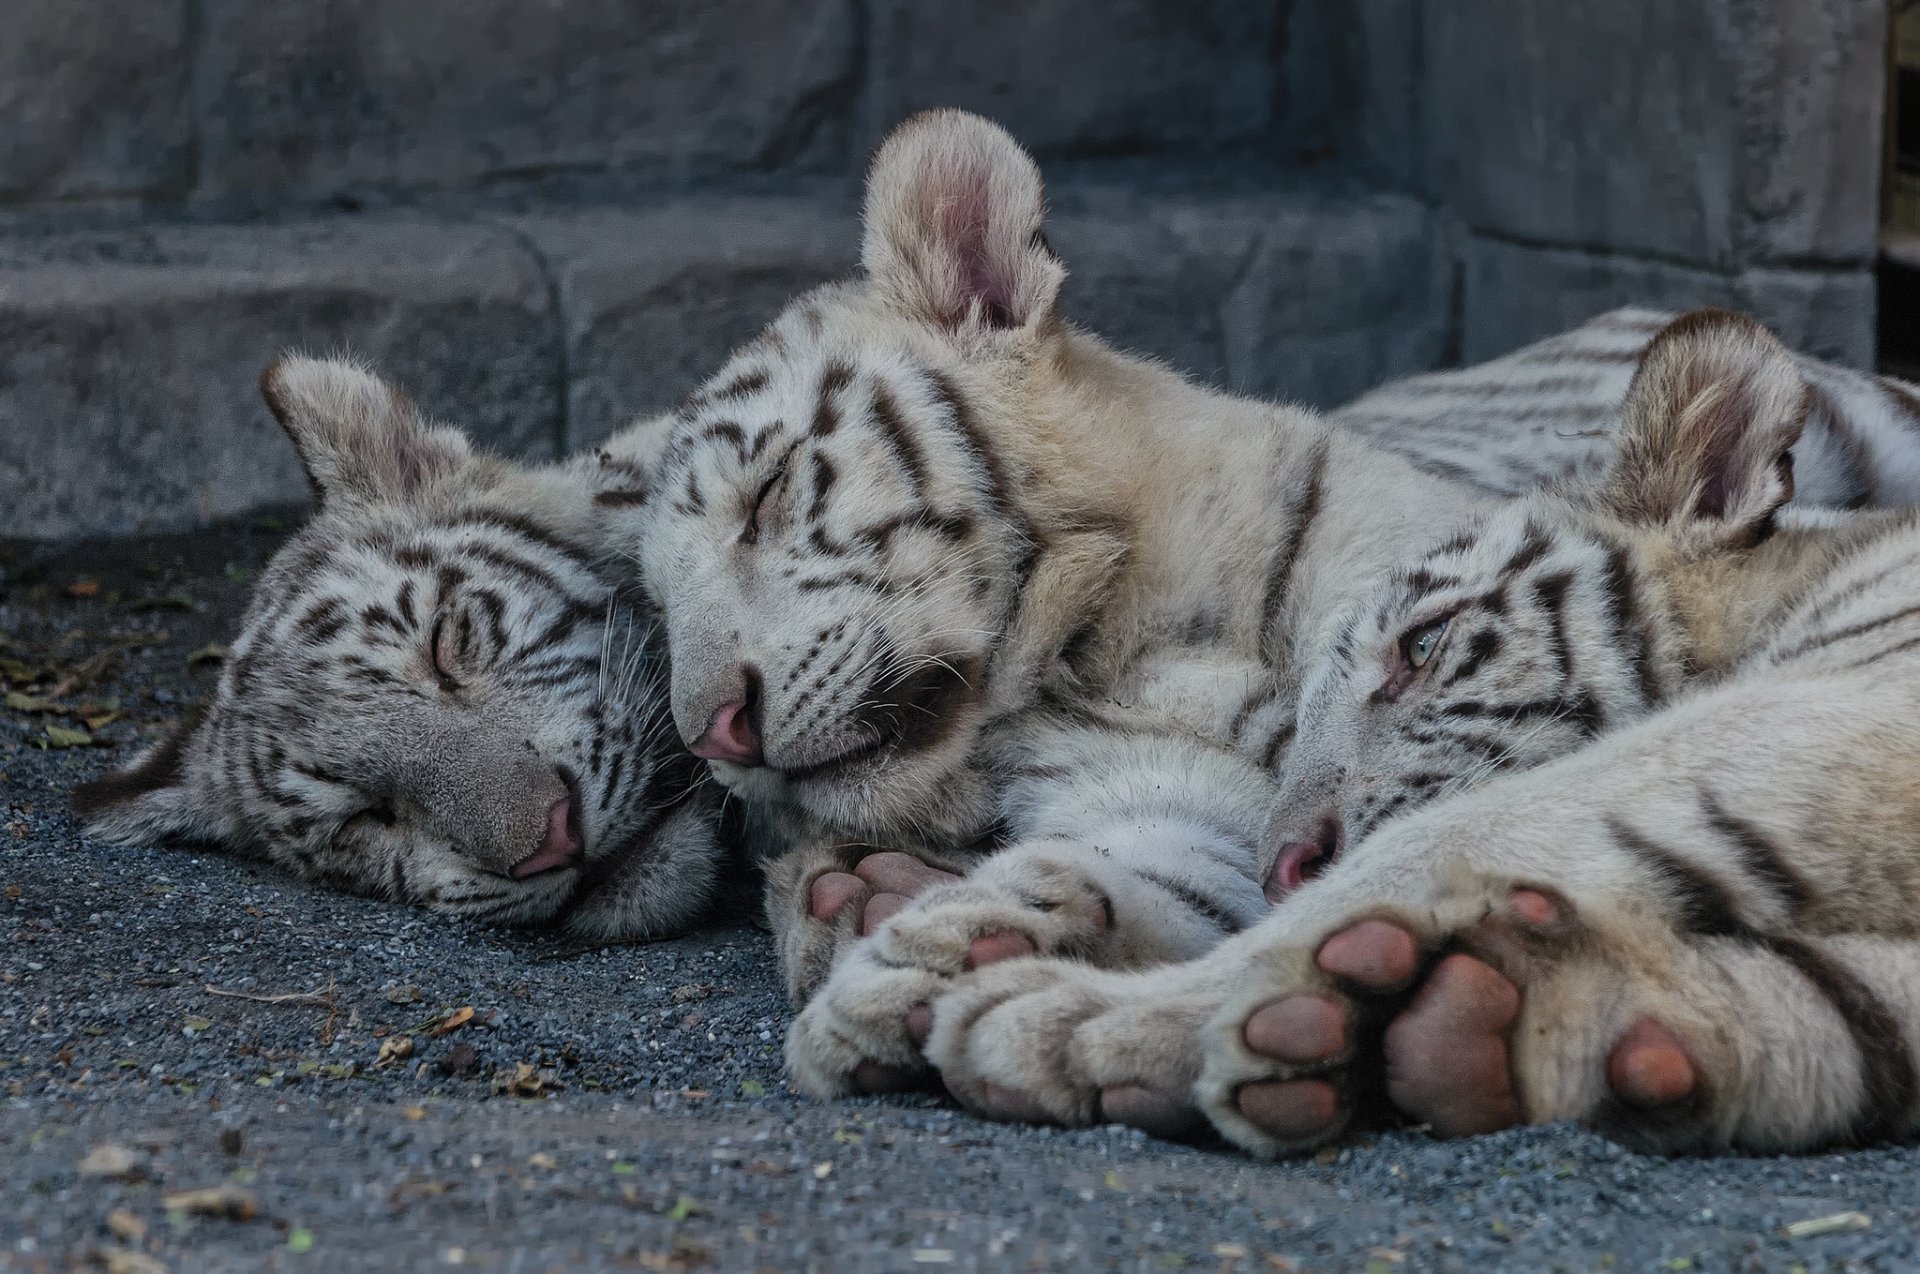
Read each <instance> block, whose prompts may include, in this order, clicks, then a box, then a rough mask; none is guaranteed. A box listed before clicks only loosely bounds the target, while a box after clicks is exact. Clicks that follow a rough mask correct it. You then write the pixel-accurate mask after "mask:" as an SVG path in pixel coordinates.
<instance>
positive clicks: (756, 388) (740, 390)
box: [707, 368, 767, 398]
mask: <svg viewBox="0 0 1920 1274" xmlns="http://www.w3.org/2000/svg"><path fill="white" fill-rule="evenodd" d="M766 387H767V373H766V371H765V370H764V369H761V368H756V369H755V370H753V371H750V372H742V373H740V374H739V375H738V376H735V377H734V378H733V379H732V380H730V381H728V382H727V383H726V384H724V385H721V386H720V387H718V388H717V389H710V390H708V391H707V397H708V398H745V397H747V396H748V395H750V394H757V393H759V392H760V391H761V390H763V389H765V388H766Z"/></svg>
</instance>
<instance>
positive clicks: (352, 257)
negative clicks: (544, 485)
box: [0, 217, 559, 538]
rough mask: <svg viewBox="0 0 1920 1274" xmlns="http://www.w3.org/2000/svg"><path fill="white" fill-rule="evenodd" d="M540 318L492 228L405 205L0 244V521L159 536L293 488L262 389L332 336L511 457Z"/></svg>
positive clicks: (536, 415) (539, 289)
mask: <svg viewBox="0 0 1920 1274" xmlns="http://www.w3.org/2000/svg"><path fill="white" fill-rule="evenodd" d="M555 330H556V329H555V325H554V317H553V314H552V312H551V308H550V305H549V300H548V289H547V286H546V284H545V282H544V280H543V279H542V277H541V274H540V271H539V268H538V264H537V262H536V261H535V260H534V258H533V256H532V255H531V254H530V253H528V252H527V251H526V250H525V249H524V248H523V247H522V246H521V244H520V242H519V241H518V240H517V239H516V238H515V237H514V236H513V235H511V234H509V233H507V232H506V231H503V230H499V229H492V228H484V227H477V226H473V225H465V224H459V223H454V222H447V221H440V220H433V219H428V218H421V217H383V218H340V219H334V220H325V221H312V222H300V223H293V224H280V225H267V226H245V227H235V226H192V227H186V226H166V227H150V228H145V229H139V230H129V231H122V232H117V233H99V234H84V235H82V234H66V235H52V236H36V237H33V238H15V239H9V240H4V241H0V490H5V491H7V492H8V493H9V495H10V497H11V498H10V499H9V500H8V501H7V502H5V504H4V505H0V535H17V536H25V537H32V538H51V537H55V536H67V535H77V534H82V533H90V532H123V533H124V532H133V531H142V530H156V529H164V528H177V527H182V526H188V525H192V524H194V523H197V522H201V521H204V520H207V519H210V518H216V517H221V516H224V515H229V514H233V513H237V512H241V511H244V510H246V509H249V508H253V507H255V506H258V505H261V504H269V503H279V502H285V501H287V500H294V499H299V498H302V497H303V496H304V495H305V493H306V483H305V480H304V479H303V478H302V476H301V474H300V470H299V466H298V465H297V464H296V463H295V461H294V457H293V453H292V449H291V448H289V447H288V446H287V444H286V441H285V439H284V438H283V437H282V436H281V434H280V431H279V429H278V427H277V426H276V425H275V424H274V423H273V421H272V419H271V418H270V417H269V416H268V414H267V411H266V409H265V407H263V406H262V405H261V403H260V398H259V394H258V392H257V390H256V388H255V386H256V384H257V381H258V378H259V375H260V370H261V368H263V367H264V366H265V365H266V364H267V363H268V362H269V361H270V360H271V359H272V358H273V357H274V356H275V355H277V354H278V353H280V352H281V351H282V350H285V349H288V348H304V349H308V350H320V351H330V350H336V349H350V350H351V351H353V352H354V353H356V354H358V355H361V356H363V357H365V358H368V359H370V360H371V361H372V362H374V363H375V364H376V365H378V366H379V367H380V368H381V369H382V370H384V371H386V372H388V373H389V374H391V375H392V376H394V377H395V378H396V379H398V380H400V381H402V382H403V383H405V384H406V385H407V387H408V388H409V389H410V390H411V391H412V392H413V393H414V395H415V396H416V397H417V398H418V399H419V401H420V403H421V405H422V406H423V407H424V408H425V409H426V410H427V411H428V412H430V413H432V414H434V415H436V416H439V417H442V418H444V419H446V420H449V421H453V422H456V423H459V424H461V425H462V426H464V427H465V428H467V429H469V430H470V431H471V432H472V433H473V434H474V435H475V436H476V437H477V438H479V439H480V440H482V441H483V442H484V443H485V444H487V445H489V446H493V447H495V448H498V449H500V450H503V451H506V452H509V453H511V454H516V455H534V456H545V455H551V454H553V453H554V451H555V448H556V443H557V441H558V438H559V429H558V419H557V404H558V394H557V388H556V386H557V360H556V352H555V351H556V343H555Z"/></svg>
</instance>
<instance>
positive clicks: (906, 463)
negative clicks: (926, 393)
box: [872, 380, 927, 498]
mask: <svg viewBox="0 0 1920 1274" xmlns="http://www.w3.org/2000/svg"><path fill="white" fill-rule="evenodd" d="M872 410H873V421H874V424H876V425H878V426H879V428H880V433H881V436H882V437H884V438H885V439H886V441H887V445H888V446H889V447H891V448H893V454H894V456H895V458H896V459H898V460H899V461H900V468H901V469H902V470H903V471H904V472H905V473H906V475H907V486H908V487H910V488H912V490H913V494H914V496H915V497H916V498H924V497H925V495H926V490H927V458H926V456H925V455H923V454H922V453H921V450H920V442H919V440H918V439H916V438H915V437H914V436H913V431H912V429H911V428H910V427H909V426H908V424H907V422H906V419H905V418H904V417H902V416H901V414H900V405H899V404H898V403H897V402H895V401H894V397H893V391H892V390H890V389H888V388H887V386H886V384H885V383H884V382H882V381H878V380H876V381H874V383H873V407H872Z"/></svg>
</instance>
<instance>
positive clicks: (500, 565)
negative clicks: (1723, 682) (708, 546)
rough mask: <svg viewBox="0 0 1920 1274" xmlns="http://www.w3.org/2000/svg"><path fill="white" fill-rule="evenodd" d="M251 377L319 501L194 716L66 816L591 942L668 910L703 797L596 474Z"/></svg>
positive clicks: (134, 836)
mask: <svg viewBox="0 0 1920 1274" xmlns="http://www.w3.org/2000/svg"><path fill="white" fill-rule="evenodd" d="M261 387H262V390H263V392H264V393H265V395H266V398H267V401H268V404H269V405H270V406H271V408H272V409H273V412H274V414H275V416H276V417H277V418H278V419H279V421H280V423H281V424H282V425H283V426H284V427H285V428H286V430H287V433H288V435H289V436H290V437H291V438H292V440H293V443H294V445H295V447H296V448H297V450H298V451H299V453H300V458H301V460H302V462H303V463H304V464H305V466H306V469H307V472H308V474H309V476H310V477H311V478H312V480H313V484H314V487H315V489H316V490H317V492H318V494H319V497H320V507H319V510H318V512H317V513H316V514H315V515H314V517H313V518H312V520H311V521H310V522H309V523H308V524H307V525H306V526H305V527H304V528H303V529H302V530H301V531H300V532H299V533H298V534H296V535H295V536H294V537H293V538H292V539H291V540H290V541H288V543H287V544H286V545H285V546H283V547H282V548H281V550H280V551H279V552H278V553H277V554H276V555H275V557H274V559H273V560H272V561H271V562H270V563H269V565H268V567H267V569H266V570H265V571H264V572H263V573H262V575H261V578H260V581H259V583H258V585H257V586H256V588H255V591H254V596H253V599H252V601H251V603H250V605H249V608H248V610H247V613H246V615H245V617H244V619H243V621H242V625H241V631H240V633H239V635H238V637H237V638H236V639H235V640H234V641H233V642H232V645H231V655H230V657H229V659H228V660H227V663H226V665H225V668H224V671H223V673H222V675H221V678H220V681H219V685H218V687H217V689H216V690H215V692H214V695H213V698H212V702H211V703H210V704H208V705H207V706H206V708H205V710H204V712H203V713H202V714H201V715H200V717H199V719H198V720H197V721H196V722H194V723H191V724H189V725H188V726H186V727H184V728H182V729H181V730H180V731H179V732H178V733H176V734H175V735H174V736H173V737H172V738H170V739H168V740H166V741H165V742H163V743H161V744H159V745H157V746H155V747H153V748H150V749H149V750H147V751H146V752H145V753H144V754H143V755H141V756H140V757H138V758H137V759H136V760H135V761H134V762H133V764H131V765H129V766H128V767H126V768H124V769H122V770H119V771H117V772H115V773H112V774H109V775H107V776H106V777H104V778H102V779H100V780H98V781H96V782H92V783H87V784H83V785H81V786H80V787H79V788H78V789H77V790H76V791H75V793H74V805H75V808H76V811H77V812H78V813H79V814H80V816H81V817H82V819H83V820H84V821H85V822H86V824H87V826H88V829H89V830H90V831H91V832H92V834H94V835H96V836H98V837H100V838H101V839H103V840H107V841H110V842H113V843H116V844H124V845H136V844H150V843H153V842H155V841H163V840H189V841H197V842H201V843H210V844H212V845H214V846H217V847H219V848H222V849H225V850H228V851H231V852H236V853H240V854H245V855H249V856H256V857H263V858H266V859H269V860H271V861H273V862H274V863H276V864H278V865H280V866H281V867H284V868H286V869H287V870H289V871H292V872H294V873H296V874H298V875H300V876H303V877H306V878H308V879H310V880H314V881H317V882H320V883H323V884H326V885H329V886H332V887H334V888H338V889H343V890H347V891H350V892H353V893H359V894H366V895H370V896H373V897H378V898H387V899H392V900H396V901H403V902H410V903H416V904H422V905H425V906H428V907H431V908H433V909H435V910H438V911H443V912H447V913H450V914H453V915H458V916H463V917H467V918H471V919H475V920H481V921H485V922H489V923H498V924H507V925H534V924H548V923H561V924H564V925H565V926H566V927H567V928H568V929H569V930H570V931H571V932H572V933H573V934H575V935H576V936H577V937H580V938H583V939H588V940H620V939H629V938H637V937H646V936H655V935H659V934H663V933H666V932H669V931H672V930H674V929H676V928H678V927H681V926H684V925H685V924H687V923H688V922H689V921H690V920H691V919H692V918H693V917H694V916H695V915H696V914H697V913H698V912H699V911H700V909H701V908H702V907H703V906H704V904H705V903H706V901H707V899H708V897H709V895H710V894H711V892H712V888H713V884H714V880H715V876H716V870H717V859H718V857H719V853H720V850H719V846H718V842H717V838H716V834H715V828H716V824H717V819H716V817H715V801H714V799H713V797H712V796H711V795H710V794H709V792H708V790H706V788H705V787H704V786H703V784H702V782H701V780H700V776H699V775H698V774H697V773H696V772H695V771H694V770H693V769H692V767H691V765H690V763H689V759H687V758H684V757H683V755H682V753H681V751H680V749H678V748H677V747H676V746H675V740H674V737H673V731H672V728H671V726H670V723H669V722H668V720H667V716H666V712H665V692H664V687H663V684H662V683H663V680H664V673H663V670H662V668H661V665H660V662H659V653H658V650H657V644H656V642H655V641H654V636H653V634H654V623H653V618H652V616H651V614H650V613H649V612H648V611H647V610H646V609H645V607H644V605H643V604H641V603H640V602H638V601H637V599H636V598H635V597H632V596H629V595H627V594H625V593H623V592H622V591H621V590H620V589H618V588H616V587H615V584H614V583H613V582H612V581H611V579H610V578H609V576H608V575H607V574H606V573H604V572H603V571H602V570H601V569H600V566H599V563H598V561H597V560H596V558H595V557H594V555H593V553H592V552H591V551H590V549H589V548H588V547H586V546H587V545H588V544H589V543H590V541H589V540H588V538H587V531H588V528H587V526H586V525H585V519H586V518H587V517H588V516H589V510H590V506H589V503H588V502H587V501H586V500H585V499H583V498H582V497H581V494H580V490H579V487H580V483H581V482H582V481H586V480H591V479H592V477H593V475H594V474H595V473H596V472H597V468H596V467H594V466H584V465H572V466H555V467H552V468H549V469H540V470H526V469H520V468H516V467H513V466H511V465H508V464H506V463H504V462H501V461H498V460H494V459H491V458H488V457H484V456H476V455H474V454H473V453H472V452H471V451H470V450H469V447H468V445H467V441H466V439H465V438H464V437H463V436H462V435H461V434H459V433H458V432H457V431H455V430H452V429H447V428H436V427H433V426H430V425H429V424H427V423H426V422H425V421H424V420H422V419H421V417H420V416H419V414H418V413H417V412H416V411H415V410H414V408H413V406H412V404H411V403H410V402H408V400H407V399H406V398H405V397H404V396H403V395H402V394H400V393H399V391H397V390H396V389H394V388H393V387H392V386H390V385H387V384H385V383H384V382H382V381H380V380H379V379H377V378H376V377H374V376H372V375H370V374H368V373H367V372H365V371H363V370H361V369H360V368H358V367H356V366H353V365H351V364H347V363H343V362H338V361H322V360H316V359H310V358H297V357H295V358H287V359H283V360H281V361H280V362H278V363H276V364H274V365H273V366H272V367H270V368H269V369H268V370H267V372H266V374H265V375H264V376H263V377H262V380H261Z"/></svg>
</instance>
